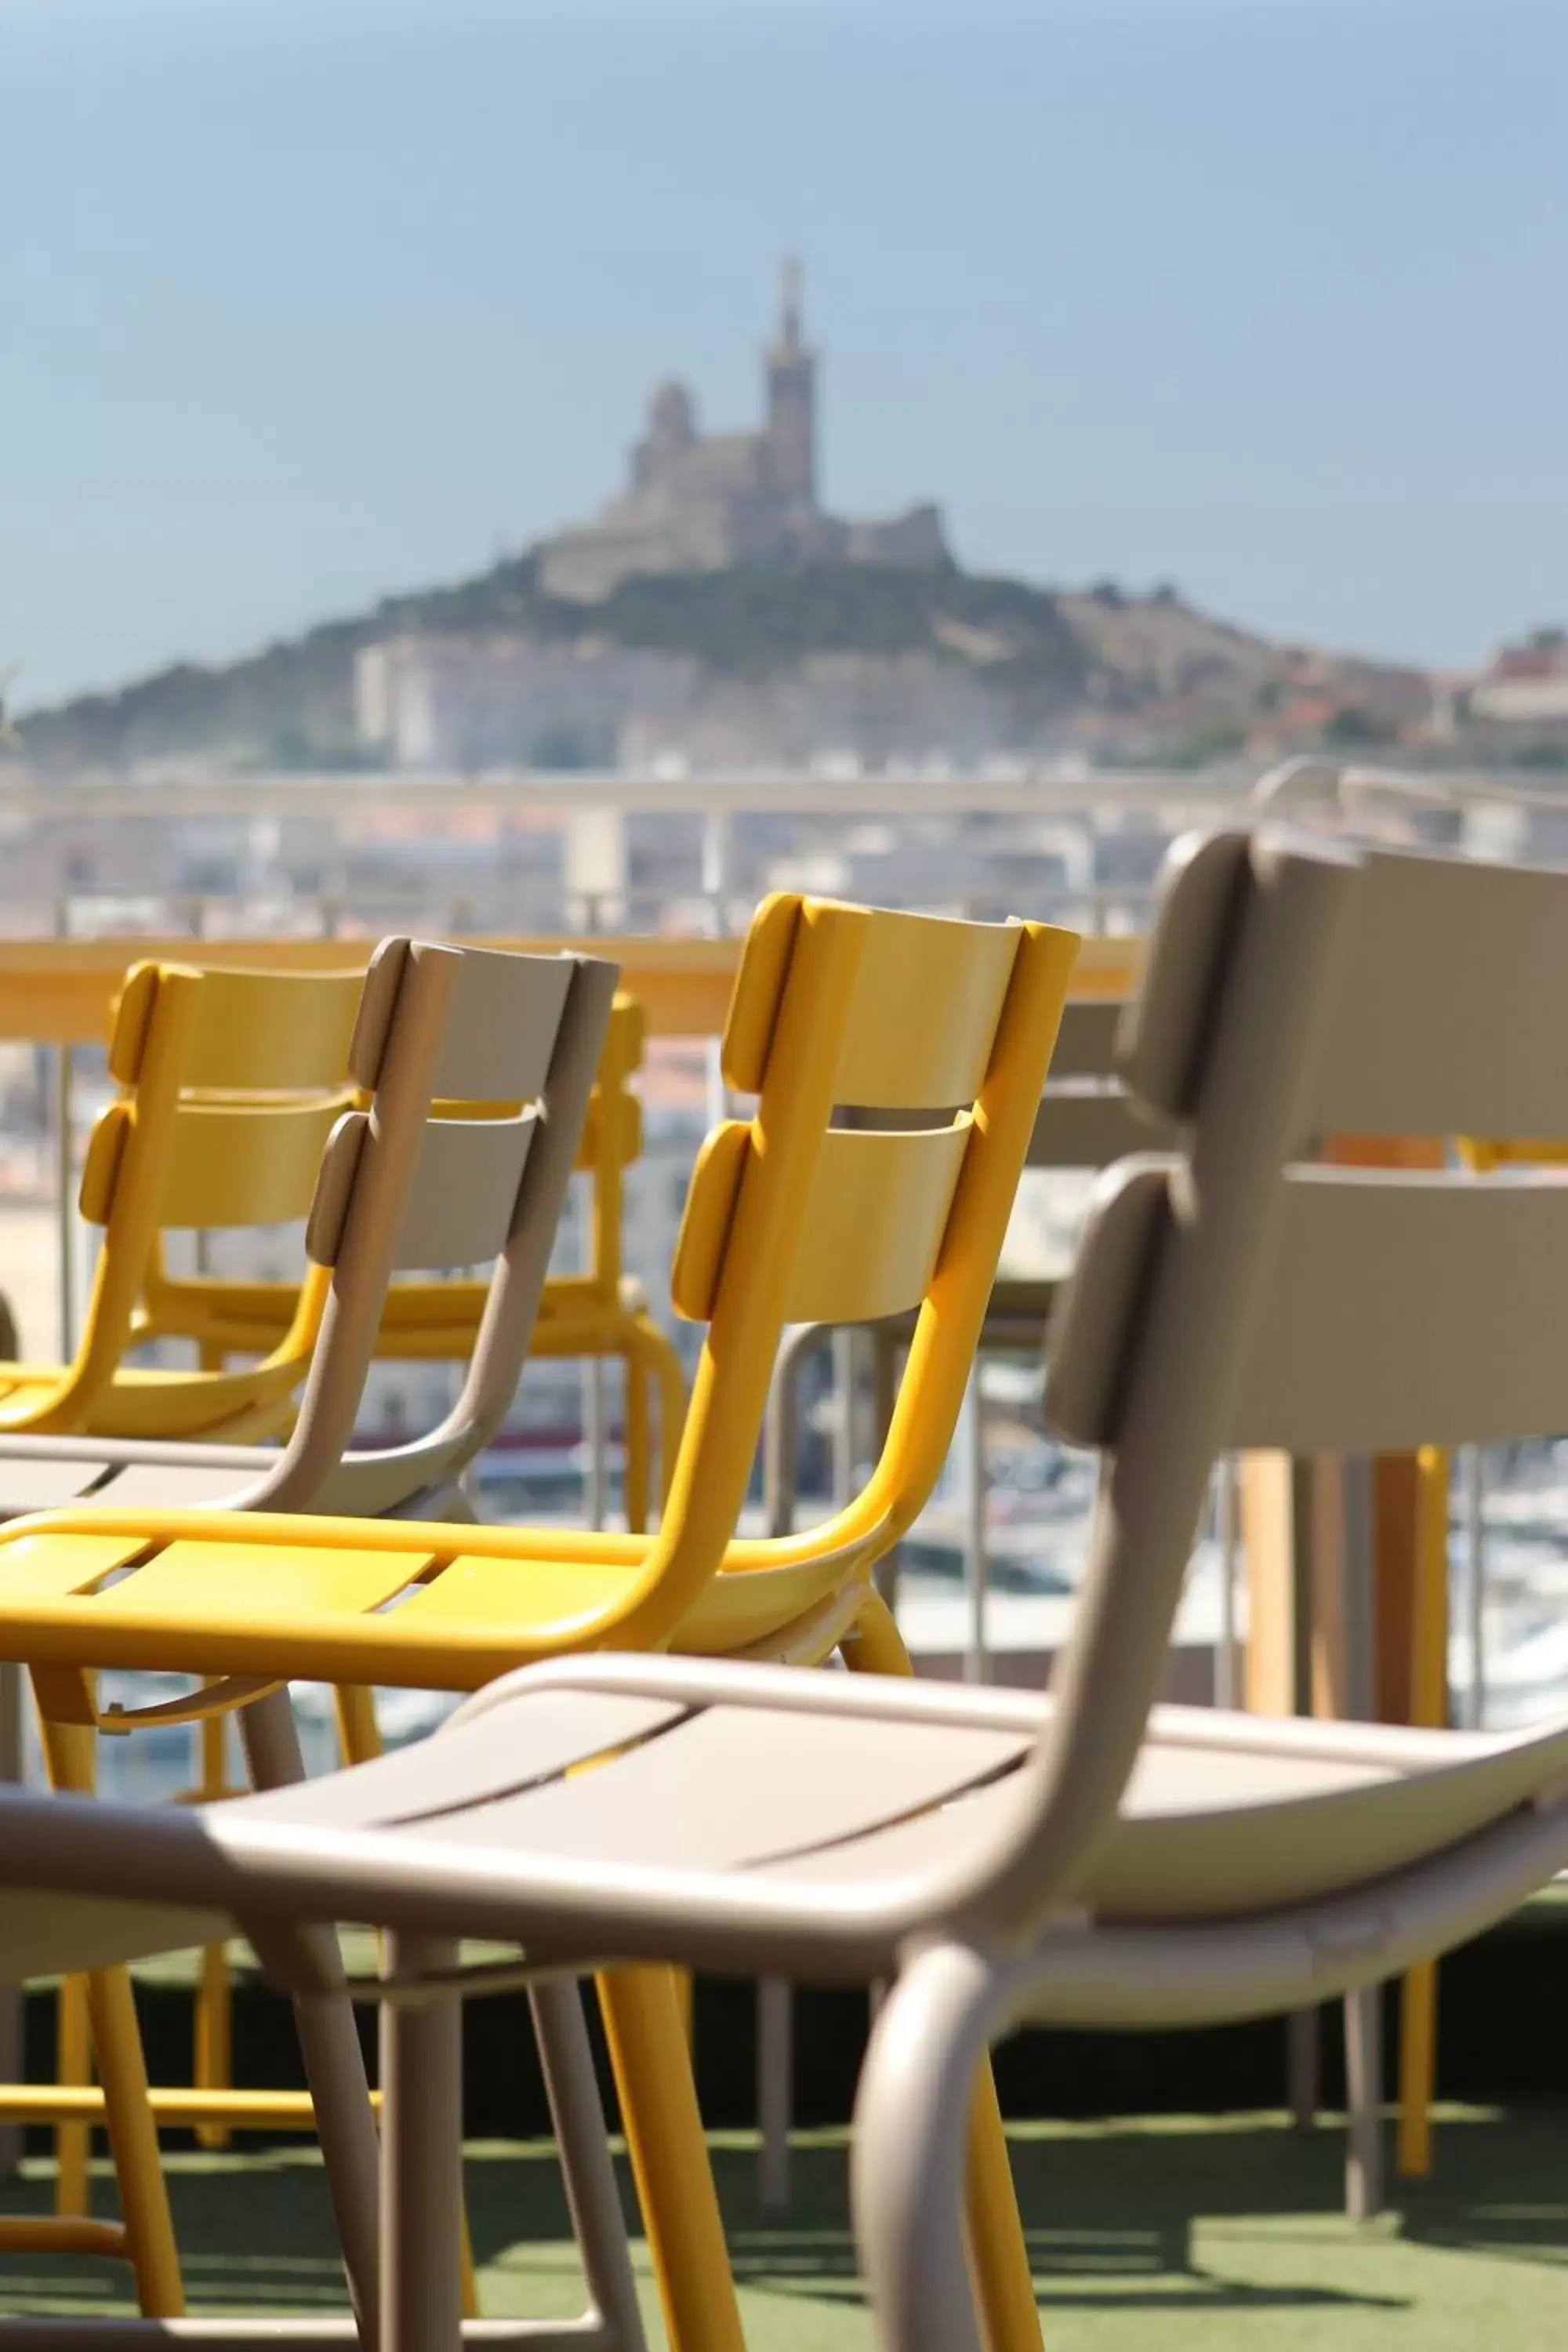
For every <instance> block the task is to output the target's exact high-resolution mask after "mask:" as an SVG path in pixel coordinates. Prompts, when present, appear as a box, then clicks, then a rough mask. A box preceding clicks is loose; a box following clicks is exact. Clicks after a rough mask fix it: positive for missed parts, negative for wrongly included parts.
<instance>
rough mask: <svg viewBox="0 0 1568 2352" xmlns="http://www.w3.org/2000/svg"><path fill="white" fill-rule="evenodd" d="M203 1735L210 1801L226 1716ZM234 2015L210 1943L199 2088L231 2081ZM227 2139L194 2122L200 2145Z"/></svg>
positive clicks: (217, 2129)
mask: <svg viewBox="0 0 1568 2352" xmlns="http://www.w3.org/2000/svg"><path fill="white" fill-rule="evenodd" d="M200 1737H201V1779H200V1790H201V1794H202V1797H203V1798H204V1799H205V1800H206V1801H213V1800H214V1799H219V1798H221V1797H222V1796H223V1795H224V1792H225V1790H226V1787H227V1775H226V1770H225V1766H226V1745H227V1737H228V1724H227V1719H226V1717H224V1716H208V1717H206V1718H205V1721H204V1722H203V1723H202V1725H201V1727H200ZM233 2019H234V2003H233V1999H232V1988H231V1986H230V1983H229V1972H228V1953H227V1950H226V1948H225V1946H223V1945H222V1944H209V1945H207V1947H206V1948H205V1950H204V1952H203V1953H202V1961H201V1976H200V1978H199V1979H198V1981H197V1985H196V2034H195V2066H194V2068H193V2070H192V2071H193V2074H194V2076H195V2082H196V2084H197V2086H198V2088H200V2089H203V2090H213V2091H216V2090H226V2089H227V2088H228V2086H229V2084H230V2083H231V2082H232V2080H233V2075H234V2054H233V2053H234V2027H233ZM229 2139H230V2133H229V2131H228V2127H227V2126H226V2125H224V2124H198V2125H197V2126H196V2145H197V2147H211V2148H220V2147H227V2146H228V2144H229Z"/></svg>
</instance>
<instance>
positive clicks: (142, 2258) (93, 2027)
mask: <svg viewBox="0 0 1568 2352" xmlns="http://www.w3.org/2000/svg"><path fill="white" fill-rule="evenodd" d="M39 1716H40V1720H41V1728H42V1733H43V1744H44V1759H45V1763H46V1765H47V1770H48V1775H49V1780H50V1782H51V1783H52V1785H53V1786H54V1787H55V1788H57V1789H68V1790H74V1791H76V1792H77V1793H78V1794H79V1795H83V1796H88V1795H90V1794H91V1793H92V1788H93V1780H94V1773H93V1734H92V1733H91V1732H90V1731H89V1730H88V1729H86V1728H84V1727H83V1726H81V1725H79V1724H63V1723H58V1722H55V1721H52V1720H51V1719H50V1717H48V1716H47V1715H45V1714H44V1712H43V1710H42V1708H40V1709H39ZM78 1981H79V1982H81V1981H85V1985H86V1997H87V2014H88V2023H89V2031H90V2033H91V2037H92V2046H93V2051H94V2054H95V2055H96V2057H97V2060H98V2072H99V2079H100V2082H101V2084H102V2085H103V2108H104V2121H105V2123H106V2124H107V2126H108V2128H109V2145H110V2151H111V2153H112V2155H113V2158H114V2171H115V2178H116V2180H117V2182H118V2185H119V2189H120V2205H121V2213H122V2215H123V2217H124V2221H125V2249H126V2252H127V2253H128V2254H129V2256H130V2258H131V2266H132V2272H133V2273H134V2274H135V2279H136V2295H137V2300H138V2302H139V2303H140V2305H141V2307H142V2315H143V2317H144V2318H148V2319H179V2318H181V2317H182V2316H183V2315H184V2308H185V2296H184V2285H183V2284H182V2281H181V2278H180V2256H179V2250H178V2248H177V2247H176V2245H175V2243H174V2221H173V2218H172V2216H171V2214H170V2211H169V2190H168V2184H167V2182H166V2181H165V2180H164V2178H163V2163H162V2160H161V2158H160V2157H159V2153H158V2130H157V2126H156V2125H155V2124H154V2123H153V2108H152V2103H151V2101H150V2100H149V2097H148V2086H147V2066H146V2061H145V2060H144V2059H143V2057H142V2035H141V2032H140V2029H139V2028H138V2026H137V2022H136V2003H135V2000H134V1998H133V1996H132V1990H131V1979H130V1976H129V1974H128V1972H127V1971H126V1970H125V1969H97V1970H95V1971H94V1973H93V1974H92V1975H90V1976H89V1977H88V1978H86V1979H85V1980H83V1979H78Z"/></svg>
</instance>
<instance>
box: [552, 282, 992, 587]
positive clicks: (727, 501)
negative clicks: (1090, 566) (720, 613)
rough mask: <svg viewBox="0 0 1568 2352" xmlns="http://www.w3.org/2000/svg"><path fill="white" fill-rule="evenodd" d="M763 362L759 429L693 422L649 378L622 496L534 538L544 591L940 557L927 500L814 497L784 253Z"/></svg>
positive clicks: (796, 324)
mask: <svg viewBox="0 0 1568 2352" xmlns="http://www.w3.org/2000/svg"><path fill="white" fill-rule="evenodd" d="M763 394H764V401H765V421H764V423H763V429H762V431H761V432H760V433H700V432H699V431H698V429H697V412H696V406H695V404H694V402H693V400H692V397H691V394H690V393H689V390H688V389H687V387H686V385H685V384H683V383H676V382H674V381H668V382H666V383H661V384H660V385H659V387H658V391H657V392H656V393H655V394H654V395H653V400H652V403H651V404H650V407H649V411H648V423H647V436H646V437H645V438H644V439H643V440H641V441H639V442H638V443H637V446H635V447H634V449H633V450H632V453H631V468H630V474H631V478H630V480H629V482H628V483H627V486H626V489H625V490H624V491H623V492H622V494H621V496H620V497H619V498H617V499H612V500H611V502H610V503H609V505H608V506H606V507H605V509H604V510H603V512H602V513H601V514H600V515H599V517H598V520H596V521H595V522H590V523H584V524H580V525H578V526H576V527H574V529H571V530H563V531H562V532H560V533H559V534H558V535H557V536H556V537H555V538H553V539H548V540H545V541H543V542H542V545H541V547H540V550H539V557H540V584H541V586H542V588H543V589H544V590H545V592H546V593H547V594H549V595H552V596H562V597H569V598H571V599H573V600H574V601H576V602H578V603H584V604H591V603H593V602H595V600H597V599H598V598H600V597H603V596H607V595H608V594H609V593H610V591H611V590H612V589H613V588H614V587H615V586H616V583H618V582H620V581H622V580H625V579H626V578H628V577H629V576H630V575H631V574H632V573H634V572H722V571H728V570H729V569H731V567H733V566H737V565H742V564H763V565H768V566H772V567H775V568H784V567H788V566H793V565H795V564H801V563H831V562H840V563H888V564H897V565H900V566H901V567H903V568H905V569H907V570H913V571H923V570H929V569H933V568H935V567H936V566H938V565H940V564H942V563H945V562H947V560H948V556H947V547H946V542H945V540H944V538H943V534H942V513H941V510H940V509H938V508H937V507H934V506H917V507H911V508H910V509H909V511H908V513H906V514H901V515H896V516H894V517H892V518H891V519H890V520H887V521H885V522H846V521H842V520H838V519H837V517H835V516H833V515H828V514H825V513H824V512H823V510H822V509H821V508H820V506H819V505H818V504H817V499H816V354H815V353H814V352H810V351H808V350H807V349H806V346H805V341H804V339H803V336H802V331H801V304H800V272H799V269H798V268H797V267H796V265H795V263H794V262H786V263H785V264H784V278H783V289H782V299H781V303H780V315H779V325H778V332H777V335H776V336H775V338H774V340H773V342H772V343H771V344H770V345H769V346H768V348H767V350H766V351H765V352H764V353H763Z"/></svg>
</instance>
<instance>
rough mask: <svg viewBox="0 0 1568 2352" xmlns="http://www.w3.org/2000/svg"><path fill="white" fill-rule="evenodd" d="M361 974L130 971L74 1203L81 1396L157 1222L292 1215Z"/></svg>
mask: <svg viewBox="0 0 1568 2352" xmlns="http://www.w3.org/2000/svg"><path fill="white" fill-rule="evenodd" d="M360 989H361V981H360V976H359V975H358V974H357V973H352V972H351V973H342V972H290V973H280V972H252V971H227V970H222V969H217V970H201V969H197V968H195V967H192V966H186V965H183V964H156V963H142V964H137V965H135V966H133V967H132V970H131V971H130V972H129V973H128V974H127V976H126V980H125V983H124V986H123V988H122V989H121V995H120V999H119V1003H118V1005H117V1008H116V1013H115V1021H114V1027H113V1032H112V1034H111V1037H110V1049H109V1070H110V1076H111V1077H113V1078H115V1079H116V1080H118V1082H119V1084H120V1085H121V1087H122V1088H123V1089H124V1091H123V1093H122V1094H121V1097H120V1098H119V1099H118V1100H117V1101H115V1102H112V1103H110V1105H109V1106H108V1108H106V1109H105V1110H104V1111H103V1112H102V1114H101V1115H100V1118H99V1119H98V1120H97V1122H96V1124H95V1126H94V1128H93V1131H92V1134H91V1136H90V1138H89V1143H88V1149H87V1154H86V1159H85V1161H84V1164H83V1169H82V1177H81V1189H80V1195H79V1204H80V1209H81V1213H82V1215H83V1216H84V1217H85V1218H86V1219H87V1220H88V1221H89V1223H93V1224H97V1225H100V1226H101V1227H102V1229H103V1245H102V1248H101V1250H100V1254H99V1259H98V1264H97V1267H96V1270H95V1274H94V1278H93V1287H92V1294H91V1297H90V1299H89V1306H88V1311H87V1316H86V1318H85V1323H84V1329H83V1336H82V1340H81V1345H80V1348H79V1351H78V1356H77V1360H76V1363H75V1365H74V1366H73V1368H72V1380H71V1383H70V1385H71V1388H72V1390H73V1392H74V1393H75V1395H76V1399H77V1402H79V1404H81V1405H82V1406H84V1407H89V1406H90V1394H91V1393H95V1392H96V1391H99V1390H100V1389H101V1387H103V1386H104V1385H106V1384H107V1382H108V1381H110V1380H111V1379H112V1377H113V1375H114V1372H115V1370H117V1369H118V1367H119V1364H120V1360H121V1356H122V1355H123V1353H124V1350H125V1349H126V1347H127V1346H128V1345H129V1344H130V1342H131V1340H132V1336H133V1332H132V1327H133V1321H134V1318H135V1315H136V1311H137V1308H138V1307H139V1305H140V1303H141V1300H142V1295H143V1290H144V1286H145V1280H146V1275H147V1270H148V1266H149V1264H150V1262H151V1259H152V1255H153V1250H154V1248H155V1246H156V1244H157V1240H158V1237H159V1235H160V1234H162V1233H163V1232H165V1231H169V1230H174V1229H177V1228H181V1227H195V1228H197V1229H204V1230H214V1229H217V1228H222V1227H226V1226H242V1225H263V1224H282V1223H289V1222H290V1221H291V1220H295V1219H298V1218H300V1217H303V1215H304V1214H305V1213H306V1211H307V1209H308V1208H309V1206H310V1200H311V1196H312V1193H313V1191H314V1188H315V1182H316V1175H317V1171H318V1169H319V1168H320V1165H321V1155H322V1152H323V1150H324V1149H325V1146H326V1142H327V1139H328V1136H329V1134H330V1133H331V1129H332V1126H333V1123H334V1122H335V1121H336V1119H337V1118H339V1117H340V1116H341V1114H342V1111H343V1110H344V1109H345V1108H347V1106H348V1105H349V1104H350V1103H351V1102H352V1101H353V1087H352V1083H351V1080H350V1076H349V1045H350V1039H351V1037H352V1035H353V1027H354V1023H355V1021H356V1019H357V1017H358V1008H359V1000H360ZM323 1297H324V1290H323V1286H321V1285H320V1284H316V1285H313V1286H308V1287H307V1290H306V1291H305V1292H303V1293H302V1294H301V1296H300V1301H299V1304H298V1307H297V1310H296V1313H295V1315H294V1317H293V1319H292V1322H291V1324H290V1326H289V1330H288V1332H287V1333H286V1334H285V1335H284V1336H283V1337H282V1339H280V1342H279V1347H278V1348H277V1349H275V1350H274V1357H275V1358H276V1359H277V1360H278V1368H279V1370H280V1371H281V1370H283V1369H284V1368H285V1366H293V1367H300V1366H302V1365H303V1362H304V1360H305V1358H306V1356H307V1355H308V1353H309V1350H310V1346H311V1344H312V1342H313V1340H314V1338H315V1334H316V1329H317V1327H318V1325H319V1322H320V1318H321V1307H322V1302H323Z"/></svg>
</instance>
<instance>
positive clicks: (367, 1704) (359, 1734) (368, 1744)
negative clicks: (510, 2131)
mask: <svg viewBox="0 0 1568 2352" xmlns="http://www.w3.org/2000/svg"><path fill="white" fill-rule="evenodd" d="M332 1703H333V1706H334V1707H335V1708H336V1711H337V1718H338V1745H339V1748H340V1749H341V1751H342V1759H343V1762H344V1763H345V1764H370V1763H374V1760H375V1759H376V1758H377V1757H378V1756H380V1755H382V1754H384V1752H385V1743H384V1740H383V1739H382V1736H381V1726H380V1725H379V1724H378V1723H377V1721H376V1719H375V1693H374V1691H373V1690H366V1689H365V1688H364V1687H363V1685H359V1684H340V1685H338V1687H337V1688H336V1689H335V1690H334V1691H333V1693H332ZM462 2233H463V2235H462V2260H463V2316H464V2318H465V2319H477V2318H478V2316H479V2281H478V2278H477V2276H476V2274H475V2271H474V2252H473V2247H472V2244H471V2243H470V2242H469V2237H468V2207H467V2205H465V2206H464V2207H463V2209H462Z"/></svg>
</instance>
